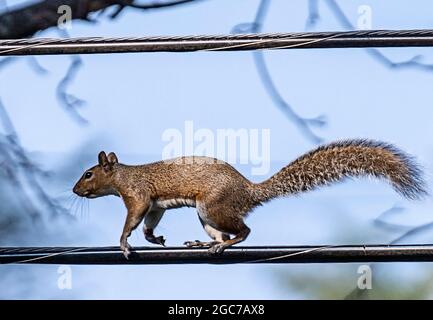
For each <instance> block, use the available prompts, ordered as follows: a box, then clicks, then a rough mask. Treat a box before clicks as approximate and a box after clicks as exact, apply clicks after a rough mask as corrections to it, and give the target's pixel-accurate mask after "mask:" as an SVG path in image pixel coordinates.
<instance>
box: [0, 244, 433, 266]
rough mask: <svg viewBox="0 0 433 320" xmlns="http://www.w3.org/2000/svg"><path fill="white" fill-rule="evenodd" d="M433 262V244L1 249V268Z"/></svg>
mask: <svg viewBox="0 0 433 320" xmlns="http://www.w3.org/2000/svg"><path fill="white" fill-rule="evenodd" d="M355 262H356V263H359V262H433V245H369V246H365V245H358V246H356V245H349V246H333V245H330V246H297V247H289V246H274V247H271V246H268V247H231V248H228V249H227V250H226V251H225V252H224V253H223V254H218V255H215V254H211V253H209V252H208V250H207V249H206V248H198V249H189V248H185V247H174V248H160V247H137V248H134V250H133V252H132V253H131V255H130V256H129V259H128V260H127V259H126V258H125V257H124V256H123V254H122V252H121V251H120V249H119V247H56V248H52V247H31V248H25V247H19V248H16V247H11V248H0V264H24V263H25V264H27V263H37V264H83V265H84V264H87V265H94V264H105V265H118V264H233V263H355Z"/></svg>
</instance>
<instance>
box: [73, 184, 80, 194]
mask: <svg viewBox="0 0 433 320" xmlns="http://www.w3.org/2000/svg"><path fill="white" fill-rule="evenodd" d="M72 192H73V193H75V194H76V195H78V196H79V194H78V188H77V186H74V188H73V189H72Z"/></svg>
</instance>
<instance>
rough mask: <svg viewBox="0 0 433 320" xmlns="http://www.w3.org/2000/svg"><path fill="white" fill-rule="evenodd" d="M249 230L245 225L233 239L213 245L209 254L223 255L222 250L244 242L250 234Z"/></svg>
mask: <svg viewBox="0 0 433 320" xmlns="http://www.w3.org/2000/svg"><path fill="white" fill-rule="evenodd" d="M250 231H251V230H250V228H248V227H247V226H246V225H245V224H244V225H243V227H242V229H241V230H240V231H239V233H237V234H236V235H235V237H234V238H233V239H228V240H226V241H224V242H221V243H217V244H214V245H213V246H211V247H210V249H209V252H211V253H223V252H224V250H225V249H226V248H228V247H230V246H232V245H234V244H236V243H239V242H242V241H244V240H245V239H246V238H247V237H248V235H249V234H250Z"/></svg>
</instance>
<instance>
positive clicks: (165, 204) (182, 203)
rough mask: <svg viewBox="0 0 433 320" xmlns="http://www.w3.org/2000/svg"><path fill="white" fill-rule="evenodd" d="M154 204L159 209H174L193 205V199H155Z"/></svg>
mask: <svg viewBox="0 0 433 320" xmlns="http://www.w3.org/2000/svg"><path fill="white" fill-rule="evenodd" d="M154 205H155V206H156V207H157V208H160V209H175V208H180V207H195V200H193V199H186V198H174V199H165V200H160V199H158V200H156V201H154Z"/></svg>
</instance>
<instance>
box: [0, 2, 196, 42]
mask: <svg viewBox="0 0 433 320" xmlns="http://www.w3.org/2000/svg"><path fill="white" fill-rule="evenodd" d="M195 1H198V0H173V1H166V2H152V3H148V4H139V3H137V2H136V1H134V0H44V1H41V2H37V3H34V4H30V5H27V6H24V7H21V8H18V9H15V10H9V11H7V12H4V13H2V14H0V39H19V38H28V37H31V36H33V35H34V34H35V33H36V32H38V31H42V30H46V29H48V28H50V27H56V26H57V25H58V19H59V17H60V14H59V13H58V8H59V7H60V6H64V5H66V6H69V7H70V8H71V11H72V19H73V20H83V21H92V20H91V18H90V15H91V14H92V13H93V12H97V11H101V10H105V9H107V8H108V7H112V6H113V7H114V6H116V7H119V6H120V7H122V8H123V7H132V8H136V9H141V10H151V9H161V8H167V7H172V6H177V5H181V4H186V3H190V2H195Z"/></svg>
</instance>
